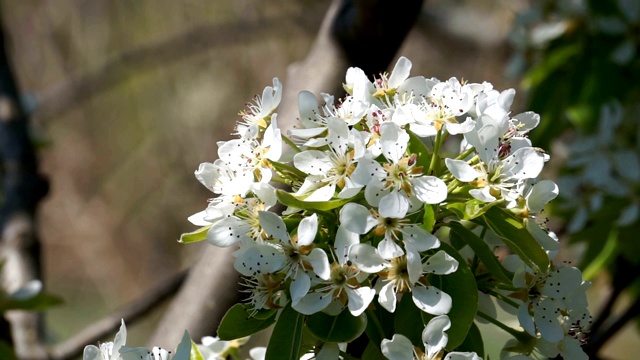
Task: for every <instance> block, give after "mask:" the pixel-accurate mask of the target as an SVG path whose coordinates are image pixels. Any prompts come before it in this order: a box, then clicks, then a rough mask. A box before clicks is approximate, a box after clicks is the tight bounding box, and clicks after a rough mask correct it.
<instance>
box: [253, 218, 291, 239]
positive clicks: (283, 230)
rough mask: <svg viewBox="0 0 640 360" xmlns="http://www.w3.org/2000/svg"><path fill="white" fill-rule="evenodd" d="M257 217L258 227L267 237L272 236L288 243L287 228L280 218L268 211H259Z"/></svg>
mask: <svg viewBox="0 0 640 360" xmlns="http://www.w3.org/2000/svg"><path fill="white" fill-rule="evenodd" d="M258 216H259V217H260V226H261V227H262V229H263V230H264V232H266V233H267V235H269V236H273V237H274V238H276V239H278V240H280V241H284V242H289V240H290V238H289V233H288V232H287V226H286V225H285V224H284V221H282V218H281V217H280V216H278V215H276V214H275V213H272V212H270V211H259V212H258Z"/></svg>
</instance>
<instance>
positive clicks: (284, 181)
mask: <svg viewBox="0 0 640 360" xmlns="http://www.w3.org/2000/svg"><path fill="white" fill-rule="evenodd" d="M271 181H273V182H277V183H280V184H285V185H289V186H291V184H292V182H293V180H291V179H285V178H281V177H279V176H273V177H271Z"/></svg>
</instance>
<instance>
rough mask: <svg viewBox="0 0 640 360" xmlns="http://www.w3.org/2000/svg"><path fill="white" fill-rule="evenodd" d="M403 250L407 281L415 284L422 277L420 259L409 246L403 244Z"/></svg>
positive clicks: (415, 251) (418, 254)
mask: <svg viewBox="0 0 640 360" xmlns="http://www.w3.org/2000/svg"><path fill="white" fill-rule="evenodd" d="M404 248H405V250H406V251H407V272H408V273H409V281H411V283H412V284H415V283H417V282H418V280H419V279H420V276H421V275H422V261H421V259H420V253H419V252H418V250H416V249H415V248H414V247H413V246H412V245H411V244H409V243H405V245H404Z"/></svg>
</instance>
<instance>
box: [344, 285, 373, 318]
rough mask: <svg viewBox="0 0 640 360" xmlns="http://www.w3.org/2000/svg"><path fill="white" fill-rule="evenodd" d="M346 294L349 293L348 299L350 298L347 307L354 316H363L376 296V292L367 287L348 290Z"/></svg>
mask: <svg viewBox="0 0 640 360" xmlns="http://www.w3.org/2000/svg"><path fill="white" fill-rule="evenodd" d="M345 292H346V293H347V298H349V303H348V304H347V307H348V308H349V312H351V315H353V316H359V315H360V314H362V313H363V312H364V311H365V310H366V309H367V307H368V306H369V304H371V300H373V297H374V296H375V295H376V291H375V290H373V289H372V288H370V287H367V286H363V287H360V288H357V289H351V288H346V289H345Z"/></svg>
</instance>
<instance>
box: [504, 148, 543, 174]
mask: <svg viewBox="0 0 640 360" xmlns="http://www.w3.org/2000/svg"><path fill="white" fill-rule="evenodd" d="M503 164H504V168H503V171H504V174H506V175H507V176H509V177H511V178H516V179H534V178H536V177H538V175H540V172H541V171H542V168H543V167H544V154H543V153H542V152H540V151H538V150H536V149H535V148H532V147H530V148H522V149H518V150H516V151H515V152H514V153H513V154H511V155H509V157H508V158H507V159H506V160H504V162H503Z"/></svg>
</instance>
